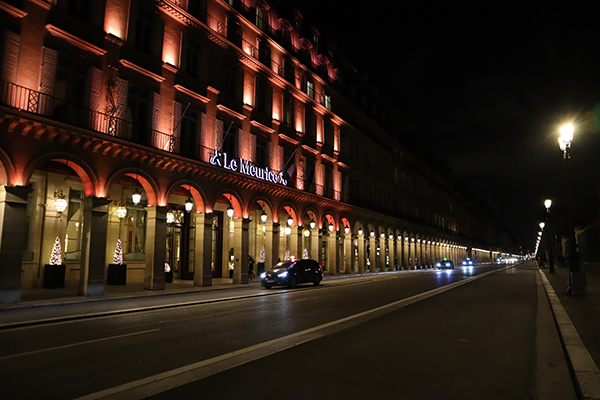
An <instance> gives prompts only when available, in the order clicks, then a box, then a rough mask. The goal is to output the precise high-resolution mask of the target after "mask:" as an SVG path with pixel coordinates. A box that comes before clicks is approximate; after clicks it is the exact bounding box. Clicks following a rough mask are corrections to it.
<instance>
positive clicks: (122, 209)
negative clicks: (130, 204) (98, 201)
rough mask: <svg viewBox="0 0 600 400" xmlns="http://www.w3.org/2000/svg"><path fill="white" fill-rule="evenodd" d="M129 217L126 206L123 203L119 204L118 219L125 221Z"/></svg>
mask: <svg viewBox="0 0 600 400" xmlns="http://www.w3.org/2000/svg"><path fill="white" fill-rule="evenodd" d="M126 216H127V208H125V204H123V202H122V201H119V202H118V203H117V217H119V219H123V218H125V217H126Z"/></svg>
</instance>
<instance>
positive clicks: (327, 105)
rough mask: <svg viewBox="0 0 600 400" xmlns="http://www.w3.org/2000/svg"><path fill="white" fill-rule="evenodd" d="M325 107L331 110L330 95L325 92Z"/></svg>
mask: <svg viewBox="0 0 600 400" xmlns="http://www.w3.org/2000/svg"><path fill="white" fill-rule="evenodd" d="M324 106H325V108H326V109H328V110H331V96H330V95H328V94H326V95H325V104H324Z"/></svg>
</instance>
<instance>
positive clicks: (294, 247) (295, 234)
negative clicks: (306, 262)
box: [290, 225, 302, 259]
mask: <svg viewBox="0 0 600 400" xmlns="http://www.w3.org/2000/svg"><path fill="white" fill-rule="evenodd" d="M290 231H291V233H290V255H293V256H296V258H298V259H301V258H302V228H299V227H298V225H295V226H290Z"/></svg>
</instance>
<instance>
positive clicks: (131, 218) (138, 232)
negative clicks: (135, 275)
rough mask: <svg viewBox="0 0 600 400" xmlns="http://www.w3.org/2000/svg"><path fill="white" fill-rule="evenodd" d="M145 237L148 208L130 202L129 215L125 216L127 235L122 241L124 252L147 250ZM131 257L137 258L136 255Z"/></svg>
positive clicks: (142, 251)
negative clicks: (135, 205)
mask: <svg viewBox="0 0 600 400" xmlns="http://www.w3.org/2000/svg"><path fill="white" fill-rule="evenodd" d="M128 203H129V202H128ZM145 238H146V210H144V209H140V208H139V207H133V204H131V205H130V204H128V205H127V216H126V217H125V235H124V237H123V243H122V245H123V253H125V254H130V253H144V252H145V251H146V250H145V245H146V243H145ZM125 254H124V256H125ZM125 259H129V257H125ZM131 259H135V257H133V258H131Z"/></svg>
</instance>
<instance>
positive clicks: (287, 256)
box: [284, 249, 290, 261]
mask: <svg viewBox="0 0 600 400" xmlns="http://www.w3.org/2000/svg"><path fill="white" fill-rule="evenodd" d="M284 260H285V261H289V260H290V249H287V250H286V251H285V259H284Z"/></svg>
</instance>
